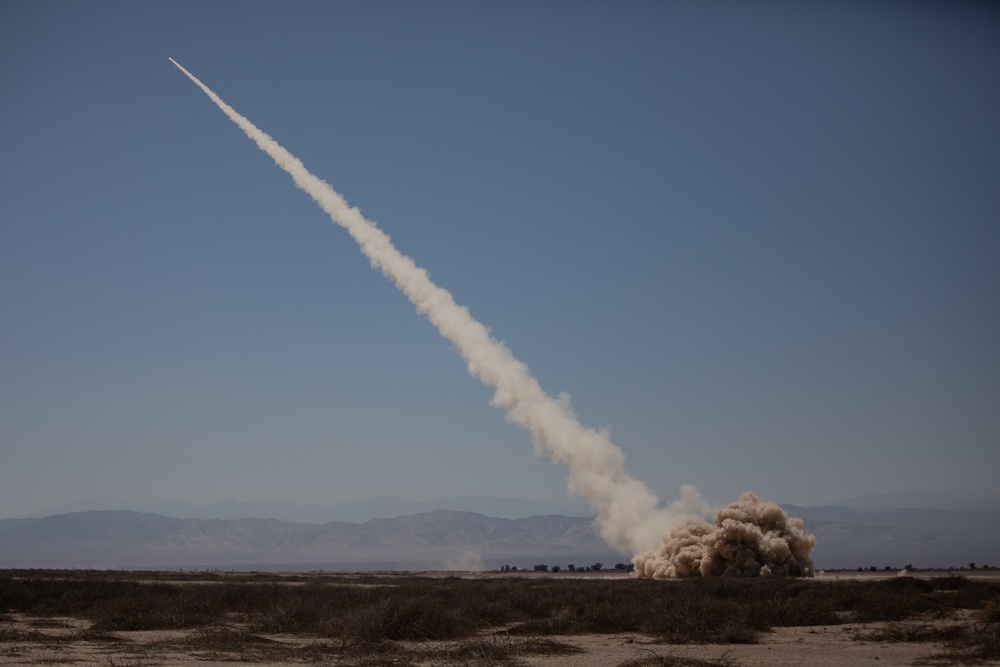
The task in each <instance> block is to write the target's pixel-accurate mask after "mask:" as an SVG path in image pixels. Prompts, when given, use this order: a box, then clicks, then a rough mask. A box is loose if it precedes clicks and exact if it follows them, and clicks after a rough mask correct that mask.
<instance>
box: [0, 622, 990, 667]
mask: <svg viewBox="0 0 1000 667" xmlns="http://www.w3.org/2000/svg"><path fill="white" fill-rule="evenodd" d="M965 621H967V618H962V617H956V618H952V619H947V620H937V621H913V622H907V623H913V624H917V625H924V626H926V625H928V624H929V623H933V624H936V625H939V626H940V625H948V624H958V623H962V622H965ZM4 625H5V628H4V632H3V635H2V636H3V640H2V641H0V665H33V666H37V665H81V666H83V665H96V666H98V667H159V666H164V667H168V666H176V667H184V666H190V667H195V666H197V667H216V666H217V667H231V665H233V664H258V665H303V664H328V665H329V664H333V665H336V664H344V665H427V666H428V667H431V666H433V665H442V666H447V667H457V666H458V665H476V666H479V665H490V664H496V665H510V664H512V663H510V662H504V661H496V662H492V661H489V660H484V659H482V658H477V657H476V656H471V657H468V658H465V659H462V660H456V659H455V658H447V659H441V658H430V659H422V658H420V657H417V656H418V655H419V652H420V651H425V652H426V651H431V650H434V649H435V648H437V649H440V648H443V646H435V643H433V642H427V643H422V644H415V645H410V646H408V648H411V649H413V650H414V651H416V652H417V653H416V654H415V655H414V657H413V658H406V659H403V658H400V657H395V658H390V657H382V656H376V655H371V656H367V657H366V656H364V655H354V656H352V657H351V658H349V659H348V660H347V661H345V662H339V661H338V658H337V657H335V656H334V655H328V656H326V657H324V658H322V659H320V660H310V659H308V658H303V657H299V658H297V659H293V660H282V659H278V660H273V661H272V660H267V659H266V658H264V659H262V657H263V656H262V655H261V654H259V653H255V652H254V651H253V650H251V651H250V652H247V653H242V652H241V651H242V650H243V649H240V648H235V647H234V648H233V650H232V651H225V650H219V648H212V649H210V650H206V649H203V648H202V649H199V648H197V647H195V646H192V645H191V639H192V637H194V636H196V633H197V631H147V632H116V633H107V634H104V635H100V636H96V637H86V635H85V633H84V634H81V632H82V631H83V630H85V629H86V622H84V621H81V620H80V619H73V618H57V619H52V618H47V619H38V618H32V617H27V616H23V615H16V614H14V615H8V616H7V620H6V621H5V623H4ZM902 625H905V623H904V624H902ZM883 626H885V624H882V623H872V624H864V625H861V624H848V625H833V626H815V627H798V628H778V629H776V630H774V631H772V632H769V633H767V634H766V635H765V636H764V638H763V641H762V642H761V643H759V644H726V645H717V644H702V645H670V644H662V643H656V642H653V641H652V640H650V639H649V638H648V637H644V636H641V635H635V634H608V635H585V636H554V637H549V639H552V640H555V641H558V642H560V643H562V644H567V645H570V646H574V647H577V648H578V649H580V651H581V652H580V653H575V654H572V655H560V656H549V655H542V656H539V655H519V656H517V658H516V659H517V662H516V663H513V664H521V665H524V666H525V667H617V666H619V665H624V664H628V663H631V664H639V665H642V664H647V665H654V664H655V665H666V664H677V665H704V666H710V665H729V666H732V667H765V666H769V667H782V666H786V665H787V666H792V665H796V666H797V665H810V666H813V667H845V666H849V665H878V666H879V667H904V666H910V665H934V664H945V665H947V664H952V665H954V664H965V663H963V662H956V661H954V659H945V658H942V657H941V654H942V652H943V651H944V648H945V647H944V646H943V645H942V644H939V643H898V642H884V641H866V640H864V639H861V637H864V636H867V635H870V634H871V633H872V632H874V631H877V630H879V629H880V628H882V627H883ZM261 640H263V641H267V642H268V643H267V644H262V646H263V647H264V648H266V649H268V650H280V649H281V648H282V647H285V648H287V647H300V648H301V647H307V646H313V647H315V646H317V645H320V644H324V643H326V644H328V645H330V646H332V644H331V643H330V642H329V640H322V639H308V638H303V637H301V636H281V635H268V636H266V637H262V638H261ZM497 641H498V642H500V643H503V642H505V641H511V640H508V639H502V638H501V639H497ZM270 642H275V643H274V644H271V643H270ZM446 644H447V643H446ZM451 644H454V642H451ZM657 657H659V658H672V659H673V660H672V661H656V658H657ZM976 664H982V665H1000V662H985V663H976Z"/></svg>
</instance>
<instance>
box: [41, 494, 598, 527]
mask: <svg viewBox="0 0 1000 667" xmlns="http://www.w3.org/2000/svg"><path fill="white" fill-rule="evenodd" d="M438 509H448V510H453V511H455V512H474V513H476V514H484V515H486V516H492V517H497V518H501V519H523V518H525V517H530V516H542V515H546V514H559V515H562V516H575V517H587V518H589V517H592V516H593V512H592V511H591V509H590V506H588V505H586V504H566V505H561V504H556V503H546V502H542V501H538V500H525V499H523V498H495V497H492V496H457V497H450V498H434V499H433V500H424V501H414V500H406V499H405V498H396V497H394V496H375V497H374V498H368V499H366V500H353V501H347V502H340V503H333V504H330V505H299V504H296V503H290V502H284V501H280V500H266V501H260V502H249V503H241V502H234V501H231V500H224V501H221V502H216V503H210V504H208V505H193V504H191V503H186V502H170V503H147V504H138V503H130V502H126V501H124V500H120V499H118V498H112V497H110V496H101V497H97V498H87V499H85V500H79V501H77V502H75V503H70V504H67V505H60V506H58V507H53V508H51V509H49V510H47V511H45V512H38V513H35V514H32V515H30V516H32V517H37V518H41V517H45V516H51V515H53V514H69V513H73V512H88V511H93V510H132V511H133V512H152V513H154V514H162V515H164V516H170V517H174V518H177V519H246V518H257V519H278V520H279V521H287V522H289V523H329V522H331V521H348V522H352V523H364V522H365V521H371V520H372V519H388V518H391V517H398V516H404V515H407V514H422V513H426V512H431V511H434V510H438Z"/></svg>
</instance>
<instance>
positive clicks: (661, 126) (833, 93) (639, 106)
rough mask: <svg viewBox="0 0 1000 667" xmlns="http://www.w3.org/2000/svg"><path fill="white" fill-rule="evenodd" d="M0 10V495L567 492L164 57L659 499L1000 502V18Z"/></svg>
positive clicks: (648, 11)
mask: <svg viewBox="0 0 1000 667" xmlns="http://www.w3.org/2000/svg"><path fill="white" fill-rule="evenodd" d="M53 7H58V10H59V11H52V8H53ZM0 18H2V19H3V20H0V56H3V57H2V58H0V63H2V65H0V82H2V83H3V85H4V90H5V93H6V94H5V101H4V107H3V112H2V115H0V146H2V147H3V149H4V150H3V151H2V153H0V155H2V157H0V170H2V172H0V176H2V178H3V182H4V183H5V188H4V191H5V194H4V197H2V198H0V234H2V236H0V285H2V287H0V307H2V308H3V312H4V326H3V327H0V349H2V355H3V356H2V366H0V368H2V369H3V373H2V377H3V380H2V381H0V392H2V393H0V398H2V400H0V443H2V447H3V449H2V451H3V453H4V465H3V466H2V467H0V510H2V512H3V513H4V515H6V516H15V515H23V514H28V513H33V512H37V511H42V510H44V509H45V508H46V507H55V506H58V505H62V504H66V503H70V502H73V501H76V500H81V499H84V498H88V497H97V496H105V495H106V496H114V497H120V498H123V499H127V500H128V501H129V502H134V503H139V504H147V503H155V502H169V501H187V502H191V503H193V504H196V505H206V504H209V503H212V502H217V501H221V500H234V501H238V502H249V501H255V500H263V499H279V500H284V501H288V502H295V503H300V504H320V505H325V504H331V503H336V502H343V501H346V500H350V499H358V498H365V497H371V496H375V495H391V496H398V497H403V498H428V499H429V498H435V497H442V496H461V495H489V496H498V497H523V498H526V499H531V500H538V501H545V502H550V503H560V504H566V503H576V502H581V500H580V499H578V498H575V497H568V496H567V494H566V490H565V489H566V473H565V471H564V470H563V469H562V468H561V467H559V466H553V465H551V464H550V463H548V462H546V461H543V460H540V459H537V458H535V457H533V456H532V442H531V438H530V437H529V436H528V435H526V434H525V433H523V432H522V431H521V430H520V429H518V428H516V427H514V426H513V425H511V424H510V423H507V422H506V421H505V419H504V416H503V414H502V413H501V412H499V411H497V410H494V409H492V408H491V407H490V406H489V401H490V397H491V393H492V392H491V391H490V390H488V389H487V388H485V387H482V386H481V385H480V383H479V382H478V380H476V379H474V378H472V377H470V376H469V375H468V373H467V372H466V370H465V364H464V363H463V362H462V361H461V360H460V359H458V358H457V357H456V356H455V354H454V352H453V351H452V350H451V349H450V345H449V343H448V341H445V340H444V339H442V338H441V337H440V336H439V335H438V334H437V333H436V332H435V331H434V330H433V328H432V327H430V326H428V324H427V322H425V321H424V320H423V319H422V318H421V317H419V316H418V315H417V314H416V313H415V312H414V309H413V307H412V306H411V305H410V304H409V303H407V302H406V300H405V299H403V298H402V297H400V296H399V294H398V293H397V292H396V290H395V289H394V288H393V287H392V285H390V284H388V283H387V282H386V281H385V280H384V278H383V277H382V276H380V275H379V274H378V273H377V272H375V271H372V270H371V267H370V266H369V264H368V262H367V261H366V260H365V258H364V257H362V256H361V255H360V253H358V252H357V248H356V247H355V246H354V244H353V243H352V242H351V240H350V239H349V238H348V237H347V236H346V235H345V234H344V233H343V232H342V230H340V229H337V228H336V227H334V226H333V225H331V224H329V222H328V221H327V220H326V219H325V217H324V216H323V214H322V213H321V212H319V211H317V210H316V209H315V207H314V206H313V205H312V204H311V202H309V201H308V199H307V198H305V197H304V196H302V193H300V192H297V191H296V190H295V189H294V188H293V187H292V186H291V185H290V184H289V183H288V179H287V177H286V176H284V175H283V174H281V173H280V172H279V170H277V169H275V167H274V165H273V164H272V163H271V162H270V161H269V160H267V159H266V158H264V157H263V156H261V155H260V154H258V153H257V151H256V148H254V147H253V145H252V144H250V143H249V142H247V141H246V139H245V138H244V137H242V136H240V135H239V132H238V131H237V130H235V129H234V128H233V127H232V126H231V125H230V124H229V123H228V121H227V120H226V119H225V118H224V117H222V116H221V115H220V114H219V113H218V111H217V110H216V109H214V108H212V105H211V103H210V102H207V101H206V100H205V98H204V96H203V95H201V93H200V92H199V91H198V90H197V89H195V88H193V86H192V85H191V83H190V82H189V81H187V80H186V79H185V78H184V77H183V76H182V75H179V74H178V72H177V71H176V69H175V68H174V67H173V65H171V64H170V63H169V62H168V61H167V57H168V56H172V57H175V58H176V59H177V60H178V61H179V62H180V63H182V64H183V65H185V66H186V67H189V68H190V69H191V71H192V72H193V73H195V74H197V75H198V76H199V77H200V78H202V79H203V80H204V81H205V83H206V84H208V85H209V86H211V87H212V88H213V89H214V90H216V91H217V92H218V93H219V94H220V95H221V96H222V97H223V98H224V99H226V101H227V102H229V103H231V104H233V105H234V107H236V108H237V109H238V110H239V111H240V112H242V113H245V114H247V116H248V117H249V118H251V119H252V120H253V121H254V122H255V123H257V124H259V126H260V127H261V128H262V129H263V130H264V131H266V132H268V133H270V134H271V135H272V136H274V137H275V139H277V140H278V141H280V142H281V143H282V144H283V145H285V146H287V147H288V149H289V150H291V151H292V152H293V153H295V154H296V155H297V156H299V157H300V158H301V159H302V160H303V162H304V163H305V164H306V166H307V167H308V168H309V169H310V170H311V171H312V172H313V173H315V174H316V175H317V176H319V177H320V178H322V179H324V180H326V181H327V182H329V183H330V184H331V185H332V186H333V187H334V188H336V189H337V190H338V191H340V192H342V193H344V195H345V197H346V198H347V200H348V202H349V203H350V204H351V205H353V206H358V207H359V208H360V209H361V211H363V212H364V214H365V215H366V216H367V217H369V218H371V219H372V220H374V221H376V222H377V223H378V224H379V226H380V227H381V228H382V229H384V230H385V231H387V232H388V233H389V234H391V235H392V238H393V242H394V243H396V244H397V245H398V246H399V248H400V249H401V251H403V252H404V253H406V254H408V255H410V256H412V257H413V258H414V259H415V260H416V262H417V263H418V264H419V265H420V266H423V267H425V268H426V269H427V270H428V271H429V272H430V275H431V276H432V278H433V279H434V280H435V281H436V282H438V283H439V284H441V285H442V286H443V287H445V288H447V289H448V290H450V291H451V292H452V293H453V294H454V295H455V297H456V300H457V302H458V303H459V304H461V305H464V306H467V307H468V308H469V310H470V311H471V313H472V314H473V315H474V316H475V317H476V318H477V319H479V320H480V321H482V322H484V323H485V324H486V325H488V326H489V327H491V332H492V334H493V335H494V336H495V337H496V338H497V339H499V340H502V341H503V342H504V343H506V345H507V346H508V347H509V348H510V349H511V350H512V351H513V352H514V354H515V355H517V357H518V358H520V359H522V360H523V361H525V362H526V363H527V365H528V366H529V367H530V368H531V370H532V372H533V373H534V374H535V376H536V377H537V378H538V380H539V382H540V384H541V385H542V386H543V387H544V388H545V390H546V391H547V392H548V393H549V394H550V395H553V396H556V395H558V394H559V393H560V392H561V391H566V392H568V393H569V394H570V395H571V397H572V402H573V407H574V409H575V412H576V414H577V415H578V417H579V419H580V421H581V422H582V423H583V424H585V425H589V426H593V427H595V428H599V429H600V428H608V429H609V430H610V432H611V436H612V438H613V440H614V442H615V443H616V444H617V445H618V446H619V447H621V449H622V450H623V451H624V454H625V468H626V470H627V471H628V473H630V474H631V475H633V476H634V477H636V478H637V479H639V480H641V481H642V482H644V483H645V484H647V485H649V486H650V487H651V488H652V490H653V491H655V492H656V493H657V494H658V496H659V497H660V498H661V499H662V500H663V501H665V502H667V501H670V500H672V499H673V498H675V497H676V495H677V491H678V488H679V487H680V485H681V484H685V483H692V484H696V485H698V486H699V487H700V488H701V490H702V492H703V493H704V495H705V496H706V498H708V499H709V501H710V502H712V503H714V504H725V503H728V502H730V501H732V500H734V499H735V498H736V497H737V496H738V495H739V494H740V493H742V492H743V491H747V490H752V491H754V492H755V493H757V494H758V495H760V496H761V497H762V498H765V499H767V500H772V501H775V502H781V503H791V504H797V505H804V506H809V505H817V504H823V503H826V502H831V501H833V500H836V499H839V498H850V497H856V496H860V495H862V494H865V493H893V492H902V491H906V490H909V489H924V490H929V491H939V492H947V491H949V490H952V489H956V488H967V489H970V490H974V491H984V492H985V491H987V490H990V489H995V488H996V487H997V484H998V482H997V479H996V471H997V470H1000V446H998V444H1000V443H997V435H996V434H997V433H1000V350H998V347H997V346H996V341H997V340H1000V301H998V299H997V295H998V294H1000V264H998V263H997V262H996V248H997V247H998V245H1000V226H998V225H997V224H996V221H997V220H998V219H1000V191H998V189H997V188H996V182H997V177H998V176H1000V126H998V124H997V123H996V118H997V117H1000V79H998V77H996V73H997V72H998V71H1000V47H998V46H997V42H996V39H995V36H996V34H997V29H998V28H1000V10H998V9H996V8H992V7H986V6H980V5H975V4H971V3H970V4H957V5H949V6H908V5H904V4H883V5H878V6H870V7H869V6H864V5H857V6H854V5H851V6H844V5H841V4H838V3H816V4H813V5H809V6H801V5H798V4H792V3H788V4H783V3H761V4H757V5H754V6H752V7H745V6H741V5H736V4H733V5H725V6H723V7H721V8H720V7H716V8H712V7H708V6H704V7H703V6H697V5H695V6H672V5H657V4H649V3H642V2H625V3H615V4H613V5H612V4H608V5H604V4H598V3H585V4H579V3H568V2H566V3H561V2H554V3H546V4H543V5H538V6H533V5H508V4H501V3H495V4H492V3H482V4H476V5H467V4H463V3H455V2H427V3H420V4H412V3H404V2H395V1H387V2H384V3H376V4H373V5H368V4H362V3H331V4H323V3H318V4H312V3H303V4H296V5H291V6H286V5H279V4H276V3H269V2H245V3H244V2H241V3H239V4H236V3H230V2H225V1H220V2H217V3H211V4H207V5H206V4H203V3H193V2H191V3H188V2H180V3H172V4H171V5H169V6H166V5H163V6H159V5H142V4H134V3H124V2H95V3H88V4H87V5H77V4H73V3H65V4H62V3H28V2H21V3H17V2H15V3H8V4H6V5H4V7H3V8H2V9H0Z"/></svg>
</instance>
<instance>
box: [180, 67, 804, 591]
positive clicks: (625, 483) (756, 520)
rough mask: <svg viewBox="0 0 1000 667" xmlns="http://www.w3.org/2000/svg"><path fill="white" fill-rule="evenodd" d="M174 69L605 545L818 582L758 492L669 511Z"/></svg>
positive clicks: (799, 546)
mask: <svg viewBox="0 0 1000 667" xmlns="http://www.w3.org/2000/svg"><path fill="white" fill-rule="evenodd" d="M170 62H172V63H174V65H177V67H178V68H179V69H180V70H181V71H182V72H184V74H186V75H187V76H188V78H190V79H191V80H192V81H194V82H195V83H196V84H197V85H198V87H199V88H201V89H202V90H203V91H204V92H205V94H206V95H208V96H209V98H211V100H212V101H213V102H215V103H216V104H217V105H218V106H219V108H220V109H222V111H223V112H224V113H225V114H226V115H227V116H229V118H230V120H232V121H233V122H234V123H236V124H237V125H238V126H239V127H240V129H242V130H243V132H244V133H246V135H247V136H248V137H250V138H251V139H253V141H254V142H255V143H256V144H257V146H259V147H260V149H261V150H263V151H264V152H265V153H267V154H268V155H270V156H271V158H272V159H273V160H274V161H275V163H277V165H278V166H279V167H281V168H282V169H284V170H285V171H286V172H288V174H289V175H290V176H291V177H292V180H293V181H294V182H295V185H296V186H298V187H299V188H301V189H302V190H304V191H305V192H306V193H307V194H308V195H309V196H310V197H312V198H313V200H314V201H315V202H316V203H317V204H319V206H320V208H322V209H323V210H324V211H326V212H327V214H329V216H330V219H331V220H333V221H334V222H335V223H337V224H338V225H340V226H341V227H343V228H344V229H346V230H347V231H348V233H350V235H351V236H352V237H353V238H354V240H355V241H356V242H357V243H358V245H359V246H360V247H361V251H362V252H364V254H365V256H366V257H368V259H369V261H370V262H371V264H372V267H374V268H377V269H379V270H380V271H381V272H382V273H383V274H384V275H385V276H387V277H388V278H389V279H390V280H391V281H392V282H393V283H395V284H396V286H397V287H398V288H399V289H400V290H402V292H403V293H404V294H406V296H407V297H408V298H409V299H410V301H411V302H413V304H414V305H415V306H416V307H417V310H418V311H419V312H420V313H422V314H423V315H424V316H426V317H427V319H428V320H430V321H431V323H432V324H433V325H434V326H435V327H436V328H437V330H438V332H440V334H441V335H442V336H444V337H445V338H447V339H448V340H449V341H451V343H452V344H453V345H454V346H455V348H456V350H457V351H458V353H459V354H460V355H461V356H462V358H463V359H465V361H466V362H467V364H468V369H469V373H470V374H472V375H473V376H475V377H477V378H479V379H480V380H481V381H482V382H483V383H484V384H487V385H489V386H490V387H493V388H494V390H495V393H494V395H493V399H492V401H491V403H492V405H494V406H495V407H498V408H503V409H504V410H506V411H507V418H508V419H509V420H510V421H512V422H514V423H515V424H518V425H519V426H522V427H524V428H525V429H527V430H528V432H529V433H531V436H532V439H533V441H534V443H535V453H536V454H537V455H538V456H541V457H543V458H545V459H548V460H549V461H553V462H556V463H561V464H563V465H565V466H566V467H567V468H568V469H569V486H570V488H571V489H573V490H574V491H576V492H578V493H580V494H581V495H583V496H584V497H585V498H586V499H587V500H588V501H589V502H590V504H591V506H592V507H593V508H594V511H595V513H596V515H597V524H598V527H599V528H600V531H601V537H603V538H604V540H605V541H606V542H607V543H608V544H609V545H610V546H612V547H613V548H615V549H618V550H620V551H626V550H627V551H631V552H632V553H634V554H637V555H636V556H635V557H634V558H633V563H634V564H635V566H636V573H637V575H638V576H649V577H678V576H688V575H695V574H700V575H740V576H758V575H761V574H781V575H786V574H787V575H811V573H812V562H811V561H810V560H809V552H810V551H811V550H812V547H813V546H814V545H815V542H816V541H815V538H813V537H812V536H811V535H808V534H806V533H804V532H803V531H802V522H801V521H800V520H798V519H789V518H788V516H787V515H785V514H784V512H783V511H782V510H781V508H780V507H778V506H777V505H774V504H773V503H762V502H761V501H760V500H759V499H758V498H757V497H756V496H754V495H753V494H751V493H747V494H744V495H743V496H742V497H741V498H740V500H739V501H737V502H736V503H733V504H732V505H730V506H728V507H727V508H723V509H722V510H720V511H719V513H718V514H717V515H716V519H715V521H716V527H715V528H713V527H712V526H711V525H710V524H708V523H707V522H705V521H704V520H703V519H702V518H701V517H703V516H708V513H709V508H708V505H707V503H705V501H704V500H703V499H702V497H701V495H700V494H699V493H698V490H697V489H696V488H695V487H694V486H689V485H686V486H683V487H681V497H680V499H678V500H676V501H674V502H673V503H671V504H670V505H669V506H668V507H660V506H659V501H658V500H657V498H656V496H654V495H653V493H652V492H651V491H650V490H649V489H648V488H647V487H646V485H644V484H643V483H642V482H640V481H638V480H637V479H635V478H633V477H631V476H630V475H629V474H628V473H626V472H625V457H624V455H623V454H622V451H621V450H620V449H619V448H618V447H616V446H615V445H614V443H612V442H611V438H610V436H609V435H608V433H607V432H605V431H598V430H595V429H593V428H589V427H585V426H583V425H582V424H580V422H579V421H578V420H577V418H576V415H574V414H573V410H572V408H570V404H569V397H568V396H567V395H566V394H561V395H560V396H559V397H558V398H552V397H550V396H549V395H548V394H546V393H545V392H544V391H542V388H541V387H540V386H539V384H538V382H537V381H536V380H535V378H534V377H533V376H532V375H531V373H530V372H529V371H528V367H527V366H525V365H524V364H523V363H521V362H520V361H518V360H517V359H516V358H515V357H514V355H513V354H511V352H510V350H508V349H507V347H506V346H505V345H504V344H503V343H501V342H500V341H498V340H495V339H494V338H493V337H492V336H490V334H489V331H488V330H487V329H486V327H485V326H483V325H482V324H480V323H479V322H478V321H476V320H475V319H474V318H473V317H472V316H471V315H470V314H469V311H468V310H467V309H466V308H464V307H462V306H459V305H458V304H456V303H455V300H454V299H453V298H452V296H451V294H450V293H449V292H448V291H447V290H444V289H442V288H440V287H438V286H437V285H435V284H434V283H433V282H431V279H430V278H429V277H428V275H427V272H426V271H424V270H423V269H421V268H420V267H418V266H417V265H416V264H415V263H414V261H413V260H412V259H410V258H409V257H407V256H406V255H403V254H402V253H400V252H399V251H398V250H396V248H395V247H394V246H393V245H392V243H391V242H390V241H389V236H388V235H387V234H385V233H384V232H383V231H382V230H380V229H379V228H378V227H377V226H376V225H375V223H373V222H371V221H370V220H367V219H365V218H364V216H362V215H361V212H360V211H359V210H358V209H357V208H352V207H350V206H348V205H347V202H346V201H344V198H343V197H341V196H340V195H339V194H338V193H337V192H336V191H334V189H333V188H331V187H330V186H329V185H328V184H327V183H326V182H324V181H322V180H321V179H319V178H317V177H316V176H314V175H313V174H311V173H310V172H309V171H308V170H307V169H306V168H305V167H304V166H303V164H302V162H300V161H299V160H298V158H296V157H295V156H293V155H292V154H291V153H289V152H288V151H287V150H285V149H284V148H282V147H281V146H280V145H279V144H278V143H277V142H276V141H274V139H272V138H271V137H270V136H268V135H267V134H265V133H264V132H262V131H261V130H259V129H258V128H257V127H256V126H254V124H253V123H251V122H250V121H249V120H247V119H246V118H244V117H243V116H241V115H240V114H238V113H236V111H235V110H234V109H233V108H232V107H230V106H229V105H228V104H226V103H225V102H223V101H222V99H220V98H219V96H218V95H216V94H215V93H213V92H212V91H211V90H210V89H209V88H208V87H207V86H206V85H205V84H203V83H202V82H201V81H199V80H198V79H197V78H196V77H195V76H194V75H192V74H191V73H190V72H188V71H187V70H186V69H184V68H183V67H181V66H180V65H179V64H178V63H177V62H176V61H175V60H174V59H173V58H170ZM657 545H659V549H657Z"/></svg>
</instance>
